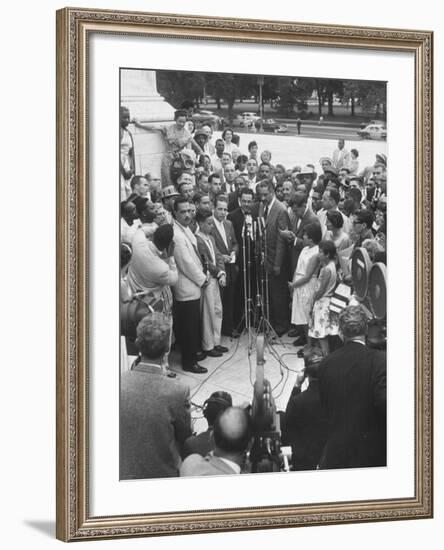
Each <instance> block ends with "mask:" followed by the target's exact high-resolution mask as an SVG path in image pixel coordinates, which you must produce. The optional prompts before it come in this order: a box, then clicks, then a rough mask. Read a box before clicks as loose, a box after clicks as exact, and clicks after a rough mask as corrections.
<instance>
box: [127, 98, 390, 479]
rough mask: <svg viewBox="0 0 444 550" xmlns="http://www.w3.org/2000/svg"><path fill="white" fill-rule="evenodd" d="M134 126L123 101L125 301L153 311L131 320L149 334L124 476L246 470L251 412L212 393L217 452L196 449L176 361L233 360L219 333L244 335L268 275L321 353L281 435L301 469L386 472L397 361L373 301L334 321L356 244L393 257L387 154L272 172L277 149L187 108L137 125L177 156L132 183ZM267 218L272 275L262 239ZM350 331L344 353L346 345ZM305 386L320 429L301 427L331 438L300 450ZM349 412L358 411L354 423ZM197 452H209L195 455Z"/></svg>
mask: <svg viewBox="0 0 444 550" xmlns="http://www.w3.org/2000/svg"><path fill="white" fill-rule="evenodd" d="M130 120H131V117H130V113H129V111H128V109H126V108H125V107H122V108H121V155H120V182H121V185H120V193H121V287H122V290H121V300H122V301H123V302H126V303H128V302H130V301H132V300H134V298H135V297H136V298H137V300H140V302H142V303H143V304H145V305H146V307H147V309H145V310H143V308H141V309H140V310H141V311H145V313H148V315H146V316H144V318H143V319H142V320H141V321H140V323H138V324H137V323H134V325H137V335H136V334H134V338H132V342H129V345H132V344H134V345H135V346H136V349H137V352H138V354H139V358H138V360H137V361H136V364H135V365H133V366H132V368H131V370H129V371H128V372H124V373H123V375H122V380H123V382H122V396H123V399H122V409H121V411H122V412H121V414H122V418H123V419H124V420H122V422H121V445H122V446H121V478H122V479H130V478H141V477H169V476H174V475H179V474H180V475H213V474H218V473H241V472H243V471H245V469H244V467H245V464H244V458H245V452H246V450H247V448H248V444H249V442H251V438H252V437H253V432H252V427H251V421H250V418H249V415H248V412H247V411H246V410H245V409H242V408H239V407H233V406H232V402H231V396H229V395H228V396H227V395H222V396H221V395H216V396H211V398H210V404H212V405H213V406H212V407H209V410H210V411H211V410H217V412H218V415H216V416H214V417H213V416H211V415H210V417H211V418H208V416H207V420H208V421H209V433H208V434H207V436H206V437H205V438H203V439H204V440H205V445H202V444H199V445H197V446H195V447H193V444H192V443H193V442H192V440H191V441H190V437H191V438H192V437H195V436H193V435H192V433H191V424H190V410H189V407H190V404H189V392H188V393H187V391H185V390H184V386H182V385H181V384H180V383H179V382H178V381H177V380H170V379H169V378H170V377H171V378H173V377H174V376H175V373H174V372H172V371H171V370H170V369H169V365H168V356H169V353H170V349H171V346H172V342H174V346H176V347H177V349H178V350H179V351H180V358H181V366H182V369H183V370H184V371H187V372H191V373H194V374H204V373H206V372H207V368H206V367H204V366H203V365H201V364H200V362H202V361H203V360H204V359H206V358H210V359H211V358H220V357H222V356H223V355H224V354H226V353H227V352H228V348H227V347H225V346H224V345H222V336H226V337H228V338H231V339H235V338H239V336H240V335H241V333H242V331H243V329H244V327H245V324H246V319H245V307H244V306H245V301H246V300H247V299H248V297H253V301H254V298H255V297H256V296H257V295H260V294H261V289H260V288H259V287H260V281H259V274H258V270H259V269H262V273H261V277H265V278H266V280H267V285H266V287H262V289H263V288H266V293H267V295H266V296H262V298H263V301H264V303H266V304H267V308H266V310H265V313H266V315H267V318H268V322H269V323H270V325H271V327H272V329H273V333H274V335H275V337H276V338H279V337H282V336H283V335H285V334H289V335H290V336H291V337H293V338H295V341H294V345H295V346H297V347H298V348H299V349H298V354H299V356H300V357H302V356H307V355H308V354H310V353H316V354H318V355H319V356H321V357H323V360H322V362H321V363H320V365H321V366H320V367H319V370H318V369H317V368H316V369H315V368H314V367H313V368H312V369H311V371H310V370H308V371H307V373H306V374H305V376H304V377H303V378H302V379H299V378H298V381H299V382H300V385H299V386H298V384H297V385H296V387H295V389H294V390H293V393H292V397H291V398H290V402H289V404H288V407H287V413H286V415H285V416H286V418H285V421H284V422H283V425H284V431H283V434H284V439H285V438H287V439H288V441H289V442H290V444H291V445H292V448H293V456H294V457H299V458H298V459H297V460H296V459H294V461H293V466H294V467H295V469H311V468H316V467H332V468H335V467H336V468H337V467H351V466H359V465H382V464H384V463H385V462H384V460H385V458H384V457H385V454H384V453H385V451H384V450H383V444H382V442H383V441H385V436H382V435H381V434H382V433H383V429H382V427H383V426H385V420H382V418H383V416H384V411H385V354H384V352H376V351H375V350H371V349H369V348H367V346H366V345H365V335H366V330H367V320H366V316H365V312H364V310H363V308H362V307H361V306H359V305H350V306H348V307H346V308H345V309H344V310H343V311H342V312H337V311H333V309H331V308H330V305H331V298H332V296H333V294H334V292H335V289H336V287H337V285H338V283H339V282H341V283H343V284H346V285H349V286H350V287H352V281H351V276H350V273H349V270H348V269H347V262H348V261H349V258H350V257H351V254H352V252H353V250H355V249H356V248H358V247H363V248H366V249H367V251H368V254H369V256H370V257H371V259H372V261H380V262H383V263H386V257H385V250H386V240H387V237H386V224H387V211H386V209H387V157H386V155H385V154H383V153H381V154H378V155H376V158H375V161H374V163H373V165H371V166H364V167H360V166H359V151H358V150H356V149H351V151H348V150H347V149H346V147H345V142H344V140H343V139H339V140H338V144H337V148H336V149H335V150H334V151H332V154H331V156H330V157H323V158H321V159H319V160H316V159H304V161H305V164H300V165H294V166H291V167H288V166H287V167H285V166H283V165H281V164H274V163H273V152H272V151H269V150H265V151H262V152H260V151H259V150H258V144H257V143H256V141H250V142H249V143H247V144H245V145H246V147H245V146H244V144H242V143H241V142H240V138H239V136H237V135H236V134H235V133H234V132H233V130H231V129H229V128H226V129H225V130H224V131H223V133H222V136H221V137H220V138H218V139H216V140H215V141H214V142H213V136H212V129H211V128H210V127H209V126H203V127H202V128H199V129H194V127H193V126H191V127H190V126H188V123H189V121H188V120H187V112H186V111H181V110H179V111H176V113H175V121H174V123H173V124H171V125H168V126H158V125H154V124H153V125H151V124H141V123H139V122H138V121H137V120H135V121H133V122H134V123H135V124H136V126H138V127H139V128H140V129H142V130H146V131H156V132H159V134H160V135H161V136H162V139H163V141H164V144H165V150H166V152H165V154H164V155H163V158H162V163H161V170H160V177H158V178H156V177H154V175H153V174H143V175H142V174H136V173H135V172H136V170H135V165H136V163H135V154H134V139H133V136H132V135H131V132H130V131H129V130H128V125H129V122H130ZM307 161H308V163H307ZM310 163H311V164H310ZM317 164H318V165H319V167H317ZM258 221H259V222H260V227H261V228H262V230H261V235H260V240H261V242H262V248H261V251H260V254H261V261H262V263H261V267H259V266H258V262H257V254H258V250H257V246H256V244H255V243H256V241H257V240H258V236H257V235H256V234H255V232H254V231H252V230H251V228H252V227H253V228H254V227H257V224H258ZM341 260H342V261H341ZM246 272H247V273H248V277H245V273H246ZM246 287H248V288H246ZM352 290H353V289H352ZM125 336H128V334H125ZM338 336H341V338H342V340H343V341H344V342H345V343H346V345H344V346H340V347H339V348H338V349H336V350H335V348H336V347H338V344H337V342H338ZM128 340H131V338H129V339H128V338H127V342H128ZM335 342H336V343H335ZM346 352H347V353H346ZM353 366H356V368H355V372H354V373H352V374H350V372H349V371H350V368H351V367H353ZM315 371H316V372H315ZM336 371H337V372H336ZM146 373H150V376H146ZM335 373H336V374H335ZM350 376H351V377H352V379H353V380H352V382H353V383H354V387H356V388H357V392H356V393H355V394H354V395H353V398H352V399H351V398H350V396H348V395H347V394H346V393H347V388H348V387H349V385H348V382H346V381H347V380H348V378H347V377H349V378H350ZM354 376H356V380H354V378H353V377H354ZM305 380H306V382H305ZM324 380H325V382H323V381H324ZM303 381H304V383H305V385H308V387H309V390H310V388H311V390H310V392H312V391H314V390H315V389H316V388H317V384H318V383H319V386H320V387H319V391H317V392H316V396H317V400H315V401H316V403H315V404H314V405H313V403H311V405H310V406H315V408H316V407H317V409H316V411H315V412H313V411H312V412H313V414H312V416H311V424H310V419H308V420H307V422H306V423H305V426H302V427H301V429H302V431H304V429H306V428H307V426H310V425H312V424H313V423H316V422H318V423H319V426H318V427H319V429H315V428H313V429H312V430H309V432H310V433H312V437H311V440H310V442H309V441H308V440H307V441H306V442H305V443H303V444H301V443H300V441H304V437H302V436H301V434H300V431H301V430H300V429H299V430H298V429H297V425H298V422H299V420H300V415H299V413H298V414H297V415H295V411H296V410H299V409H298V407H300V404H301V402H302V403H303V402H304V400H305V399H306V397H307V396H309V393H308V392H309V390H307V391H304V392H302V393H301V392H300V386H301V385H302V382H303ZM219 393H220V392H219ZM222 393H223V392H222ZM302 397H304V399H302V401H301V398H302ZM321 398H322V399H321ZM211 399H213V400H212V401H211ZM350 399H351V401H350ZM160 401H161V402H162V403H160ZM321 401H322V412H321ZM349 401H350V402H349ZM142 403H145V405H142ZM215 403H216V405H214V404H215ZM350 403H351V404H350ZM218 405H220V407H219V406H218ZM222 405H223V406H222ZM348 405H350V406H352V407H354V409H353V411H354V412H356V415H355V417H354V419H353V421H351V420H350V418H349V415H350V408H349V406H348ZM207 408H208V407H207ZM142 409H143V410H142ZM151 412H152V413H153V415H154V416H152V417H151V418H154V420H155V422H154V423H153V422H152V420H149V418H148V415H149V414H151ZM295 418H296V420H295ZM298 419H299V420H298ZM344 425H346V426H344ZM307 433H308V432H307ZM295 434H296V435H295ZM375 434H376V435H375ZM373 436H375V437H374V438H373V439H372V437H373ZM197 437H199V436H197ZM299 438H300V441H299ZM359 438H364V439H365V443H364V441H363V440H362V441H361V440H360V439H359ZM201 439H202V438H201ZM306 439H307V438H306ZM142 440H143V441H142ZM314 440H316V444H314V443H313V442H314ZM369 441H370V443H369ZM138 442H139V443H138ZM201 443H202V442H201ZM373 443H374V444H373ZM369 445H370V446H371V450H370V449H369V448H367V447H369ZM187 448H188V449H189V448H191V449H192V448H196V449H198V451H197V452H191V453H189V454H188V456H187V453H186V452H185V451H186V449H187ZM314 448H315V449H316V450H313V449H314ZM366 449H367V450H366ZM208 453H210V454H208ZM301 454H302V455H303V458H302V459H301V456H300V455H301ZM307 455H310V457H311V458H310V460H308V459H307ZM122 457H123V458H122ZM304 457H305V458H304ZM182 461H183V462H182ZM180 464H182V465H180Z"/></svg>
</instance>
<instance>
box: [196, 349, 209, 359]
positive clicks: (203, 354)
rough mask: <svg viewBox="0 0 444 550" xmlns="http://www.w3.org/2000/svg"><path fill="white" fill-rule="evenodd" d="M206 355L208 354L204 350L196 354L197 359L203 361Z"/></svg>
mask: <svg viewBox="0 0 444 550" xmlns="http://www.w3.org/2000/svg"><path fill="white" fill-rule="evenodd" d="M206 357H207V354H206V353H205V352H204V351H199V353H197V354H196V361H203V360H204V359H206Z"/></svg>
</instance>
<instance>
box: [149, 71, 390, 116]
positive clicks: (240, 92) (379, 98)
mask: <svg viewBox="0 0 444 550" xmlns="http://www.w3.org/2000/svg"><path fill="white" fill-rule="evenodd" d="M262 78H263V85H262V101H263V103H264V102H270V103H271V104H272V105H273V103H275V105H276V107H277V111H278V113H279V114H281V115H283V116H289V115H291V114H292V113H294V112H295V111H298V112H302V111H304V110H305V109H306V108H307V103H306V102H307V100H308V99H309V98H310V97H312V95H313V93H315V95H316V96H317V100H318V116H322V115H323V106H324V105H325V104H327V114H328V115H329V116H334V99H335V98H339V99H340V100H341V101H342V102H343V103H347V104H348V103H349V102H350V104H351V116H355V107H356V105H357V104H359V105H360V106H361V107H362V110H363V112H371V113H374V116H375V117H377V118H379V117H385V115H386V103H387V98H386V83H385V82H376V81H360V80H339V79H325V78H308V77H289V76H264V77H262ZM157 89H158V91H159V93H160V94H161V95H162V96H164V97H165V99H166V100H167V101H168V102H169V103H171V104H172V105H173V106H174V107H175V108H179V107H180V106H181V105H182V103H183V102H184V101H189V102H192V103H193V104H194V105H195V106H196V107H199V103H200V101H201V100H202V98H203V96H204V95H205V94H210V95H212V96H213V97H214V99H215V101H216V104H217V108H218V109H220V108H221V104H222V101H224V102H225V103H226V105H227V107H228V118H232V117H233V107H234V103H235V102H236V101H239V100H241V99H245V98H249V97H251V96H255V97H256V98H257V100H258V97H259V80H258V76H257V75H248V74H224V73H198V72H190V71H157Z"/></svg>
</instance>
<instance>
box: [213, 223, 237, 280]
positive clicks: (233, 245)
mask: <svg viewBox="0 0 444 550" xmlns="http://www.w3.org/2000/svg"><path fill="white" fill-rule="evenodd" d="M223 225H224V229H225V235H226V237H227V245H228V246H226V245H225V242H224V240H223V238H222V235H221V234H220V233H219V229H218V228H217V227H216V225H214V229H213V231H212V233H211V235H212V236H213V238H214V242H215V243H216V246H217V249H218V250H219V252H220V253H221V254H224V255H228V256H229V255H230V254H231V252H233V251H234V252H235V253H236V260H237V257H238V255H239V245H238V244H237V240H236V235H235V234H234V227H233V224H232V223H231V222H230V220H225V221H224V222H223ZM224 269H225V273H226V274H227V285H229V284H230V283H231V282H232V281H233V280H234V279H235V278H236V276H237V272H238V270H239V268H238V266H237V264H231V263H228V262H227V263H225V267H224Z"/></svg>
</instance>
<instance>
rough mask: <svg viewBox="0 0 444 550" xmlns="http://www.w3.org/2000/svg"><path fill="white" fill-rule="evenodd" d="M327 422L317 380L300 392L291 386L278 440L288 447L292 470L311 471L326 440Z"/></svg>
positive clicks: (317, 462)
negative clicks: (290, 450) (280, 438)
mask: <svg viewBox="0 0 444 550" xmlns="http://www.w3.org/2000/svg"><path fill="white" fill-rule="evenodd" d="M327 429H328V423H327V418H326V416H325V412H324V410H323V409H322V406H321V399H320V397H319V385H318V381H317V380H311V381H310V385H309V386H308V388H307V389H306V390H305V391H303V392H301V390H300V388H296V387H295V388H293V391H292V393H291V396H290V399H289V400H288V403H287V408H286V410H285V416H284V429H283V434H282V440H283V442H284V444H286V445H291V447H292V463H293V469H294V470H315V469H316V466H317V465H318V464H319V460H320V458H321V454H322V450H323V448H324V445H325V442H326V441H327Z"/></svg>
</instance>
